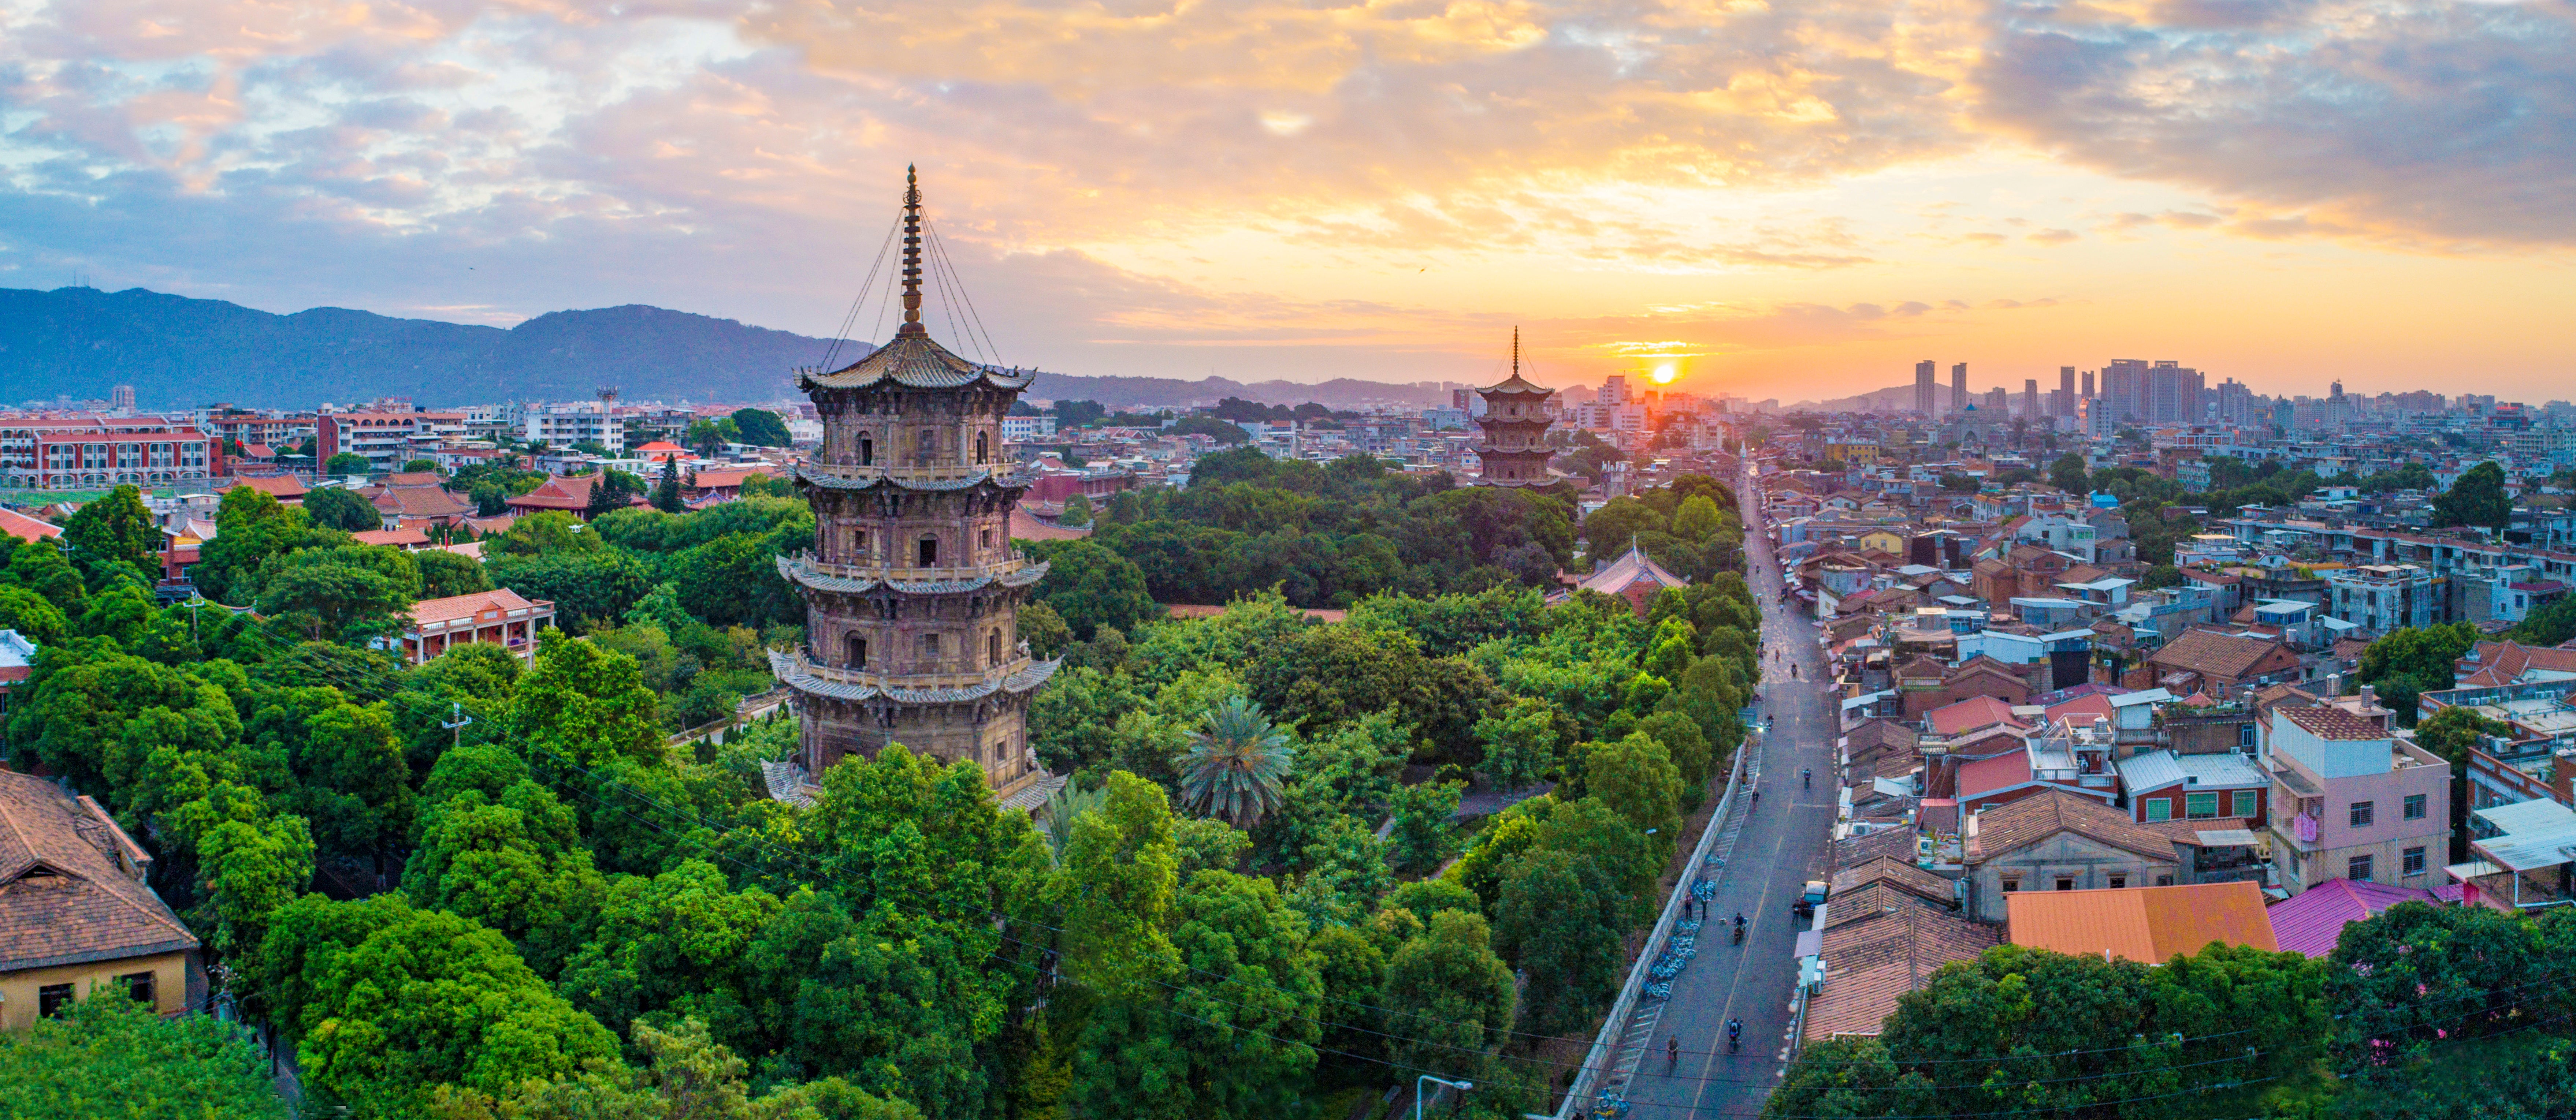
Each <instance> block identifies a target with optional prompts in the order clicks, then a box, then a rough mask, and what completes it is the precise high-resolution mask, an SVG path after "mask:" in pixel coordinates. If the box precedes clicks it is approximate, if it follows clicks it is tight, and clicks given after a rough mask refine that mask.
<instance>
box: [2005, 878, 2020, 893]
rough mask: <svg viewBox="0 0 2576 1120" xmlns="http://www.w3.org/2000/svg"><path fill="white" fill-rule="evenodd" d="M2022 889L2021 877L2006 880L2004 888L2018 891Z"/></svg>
mask: <svg viewBox="0 0 2576 1120" xmlns="http://www.w3.org/2000/svg"><path fill="white" fill-rule="evenodd" d="M2020 889H2021V880H2019V879H2006V880H2004V890H2005V891H2006V892H2011V891H2017V890H2020Z"/></svg>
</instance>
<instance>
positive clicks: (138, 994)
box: [116, 972, 154, 1003]
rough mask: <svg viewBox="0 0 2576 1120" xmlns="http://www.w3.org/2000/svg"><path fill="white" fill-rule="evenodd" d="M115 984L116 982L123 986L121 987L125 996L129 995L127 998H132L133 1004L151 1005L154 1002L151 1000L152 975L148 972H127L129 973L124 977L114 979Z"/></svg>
mask: <svg viewBox="0 0 2576 1120" xmlns="http://www.w3.org/2000/svg"><path fill="white" fill-rule="evenodd" d="M116 982H117V983H119V984H123V985H125V994H127V995H129V996H133V997H134V1002H136V1003H152V1002H154V1000H153V998H152V974H151V973H149V972H129V973H126V974H125V975H123V976H119V977H117V978H116Z"/></svg>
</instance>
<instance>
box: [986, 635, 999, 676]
mask: <svg viewBox="0 0 2576 1120" xmlns="http://www.w3.org/2000/svg"><path fill="white" fill-rule="evenodd" d="M1001 666H1002V632H1001V631H1000V630H998V629H997V630H994V631H993V632H992V633H990V634H986V635H984V667H985V668H987V669H998V668H1001Z"/></svg>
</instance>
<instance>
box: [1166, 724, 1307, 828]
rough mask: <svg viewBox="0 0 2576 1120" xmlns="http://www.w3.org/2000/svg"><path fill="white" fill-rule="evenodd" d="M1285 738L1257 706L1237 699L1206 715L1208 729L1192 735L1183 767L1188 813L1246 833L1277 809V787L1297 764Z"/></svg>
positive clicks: (1183, 795)
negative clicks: (1222, 821) (1218, 818)
mask: <svg viewBox="0 0 2576 1120" xmlns="http://www.w3.org/2000/svg"><path fill="white" fill-rule="evenodd" d="M1296 756H1297V752H1296V749H1295V748H1293V747H1291V746H1289V745H1288V733H1287V732H1285V731H1281V730H1279V729H1278V728H1276V727H1274V726H1272V725H1271V723H1270V717H1268V716H1265V715H1263V714H1261V705H1259V704H1255V703H1253V702H1251V701H1249V700H1246V699H1244V698H1243V697H1240V696H1237V697H1234V698H1233V699H1230V700H1227V701H1226V702H1225V703H1222V704H1219V705H1217V706H1216V707H1213V708H1210V709H1208V711H1207V730H1205V731H1193V732H1190V755H1189V758H1188V759H1187V760H1185V761H1184V762H1183V764H1182V773H1181V799H1182V803H1183V804H1185V805H1186V806H1188V807H1189V808H1190V809H1191V810H1193V811H1195V812H1198V813H1200V814H1202V815H1207V816H1221V817H1224V818H1226V819H1227V820H1229V821H1232V822H1233V823H1234V824H1235V825H1236V826H1237V827H1241V828H1246V829H1249V828H1251V827H1252V824H1253V822H1255V821H1258V820H1260V819H1261V815H1262V814H1263V813H1267V812H1269V811H1270V810H1272V809H1276V808H1278V807H1279V784H1280V783H1281V782H1283V781H1285V780H1287V777H1288V767H1289V765H1290V764H1291V763H1293V762H1295V761H1296Z"/></svg>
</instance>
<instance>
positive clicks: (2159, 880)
mask: <svg viewBox="0 0 2576 1120" xmlns="http://www.w3.org/2000/svg"><path fill="white" fill-rule="evenodd" d="M2156 885H2157V886H2159V887H2170V886H2172V885H2173V876H2171V875H2158V876H2156Z"/></svg>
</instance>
